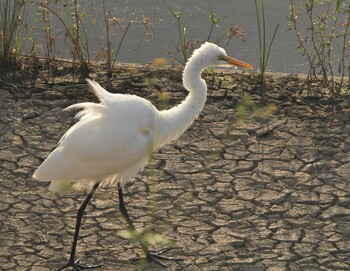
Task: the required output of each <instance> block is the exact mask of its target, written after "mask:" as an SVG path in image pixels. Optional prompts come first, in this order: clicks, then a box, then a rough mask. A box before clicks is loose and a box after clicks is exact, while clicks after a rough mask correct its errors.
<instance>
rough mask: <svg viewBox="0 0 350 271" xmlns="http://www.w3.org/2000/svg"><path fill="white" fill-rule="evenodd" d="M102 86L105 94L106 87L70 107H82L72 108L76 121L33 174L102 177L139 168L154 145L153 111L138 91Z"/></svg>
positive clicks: (51, 177) (48, 178)
mask: <svg viewBox="0 0 350 271" xmlns="http://www.w3.org/2000/svg"><path fill="white" fill-rule="evenodd" d="M101 89H102V90H103V91H104V92H106V93H107V95H108V96H107V98H106V94H105V93H102V94H101V93H99V94H98V97H99V98H100V99H101V100H102V103H101V104H94V103H81V104H77V105H73V106H71V107H69V109H71V108H83V110H82V111H80V112H79V113H78V114H77V116H78V117H80V121H79V122H78V123H76V124H75V125H74V126H73V127H71V128H70V129H69V130H68V131H67V132H66V134H65V135H64V136H63V137H62V139H61V140H60V142H59V146H58V147H57V148H56V149H55V150H54V151H53V152H52V153H51V154H50V155H49V156H48V158H47V159H46V160H45V161H44V162H43V163H42V165H41V166H40V167H39V168H38V169H37V170H36V172H35V173H34V177H35V178H37V179H38V180H42V181H51V180H72V181H74V180H76V181H78V180H83V179H103V178H105V177H107V176H110V175H113V174H117V175H118V174H123V172H128V174H129V175H130V170H131V169H132V171H136V173H137V171H139V170H141V169H143V167H144V166H145V164H146V163H147V161H148V158H149V157H150V154H151V151H152V150H153V142H154V140H155V138H154V135H155V134H156V130H157V118H158V111H157V110H156V109H155V108H154V106H153V105H152V104H151V103H149V102H148V101H147V100H144V99H142V98H140V97H137V96H132V95H121V94H111V93H108V92H107V91H105V90H104V89H103V88H101ZM101 89H100V90H99V91H101ZM94 90H95V91H96V88H95V86H94ZM136 173H135V174H136ZM128 177H130V176H128Z"/></svg>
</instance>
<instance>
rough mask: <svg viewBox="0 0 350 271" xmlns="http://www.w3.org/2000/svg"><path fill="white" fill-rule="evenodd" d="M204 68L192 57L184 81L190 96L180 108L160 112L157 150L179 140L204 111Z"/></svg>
mask: <svg viewBox="0 0 350 271" xmlns="http://www.w3.org/2000/svg"><path fill="white" fill-rule="evenodd" d="M203 68H204V64H203V62H202V61H201V59H200V58H198V57H192V58H191V59H190V60H189V61H188V63H187V64H186V67H185V69H184V72H183V76H182V81H183V84H184V87H185V88H186V89H187V90H188V91H189V94H188V96H187V97H186V99H185V100H183V101H182V103H181V104H179V105H178V106H175V107H173V108H171V109H169V110H164V111H160V127H159V132H160V133H159V137H158V140H157V143H156V148H159V147H161V146H163V145H165V144H167V143H170V142H171V141H172V140H174V139H176V138H178V137H179V136H180V135H181V134H182V133H183V132H185V131H186V130H187V128H188V127H189V126H190V125H191V124H192V123H193V122H194V120H195V119H196V118H197V117H198V115H199V113H200V112H201V111H202V109H203V107H204V104H205V101H206V98H207V85H206V83H205V81H204V80H203V79H202V78H201V73H202V69H203Z"/></svg>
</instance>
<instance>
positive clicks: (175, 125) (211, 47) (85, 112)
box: [33, 43, 252, 270]
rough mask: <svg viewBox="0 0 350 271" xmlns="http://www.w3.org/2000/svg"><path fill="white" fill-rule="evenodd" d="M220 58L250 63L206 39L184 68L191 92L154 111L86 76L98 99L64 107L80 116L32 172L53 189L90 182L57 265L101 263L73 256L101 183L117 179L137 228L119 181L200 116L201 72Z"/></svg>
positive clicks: (202, 96)
mask: <svg viewBox="0 0 350 271" xmlns="http://www.w3.org/2000/svg"><path fill="white" fill-rule="evenodd" d="M222 62H225V63H230V64H233V65H239V66H242V67H245V68H252V66H250V65H249V64H246V63H244V62H242V61H239V60H237V59H234V58H231V57H228V56H227V55H226V52H225V50H224V49H222V48H220V47H218V46H217V45H215V44H211V43H205V44H203V45H202V46H201V47H200V48H199V49H198V50H196V51H195V52H194V54H193V55H192V57H191V58H190V59H189V61H188V63H187V64H186V67H185V69H184V73H183V84H184V87H185V88H186V89H187V90H188V91H189V95H188V96H187V97H186V99H185V100H184V101H183V102H182V103H181V104H179V105H178V106H175V107H173V108H171V109H169V110H164V111H158V110H157V109H156V108H155V107H154V106H153V105H152V104H151V103H150V102H149V101H147V100H145V99H143V98H140V97H138V96H135V95H122V94H112V93H109V92H107V91H106V90H105V89H104V88H102V87H101V86H100V85H99V84H98V83H96V82H94V81H91V80H87V82H88V83H89V84H90V86H91V87H92V90H93V91H94V93H95V94H96V96H97V97H98V98H99V100H100V103H89V102H86V103H79V104H75V105H71V106H69V107H68V108H66V109H67V110H70V109H80V110H81V111H80V112H78V113H77V115H76V117H77V118H79V121H78V122H77V123H76V124H75V125H73V126H72V127H71V128H70V129H69V130H68V131H67V132H66V133H65V134H64V135H63V136H62V138H61V140H60V141H59V143H58V146H57V148H56V149H55V150H54V151H53V152H52V153H51V154H50V155H49V156H48V157H47V158H46V160H45V161H44V162H43V163H42V164H41V165H40V167H39V168H38V169H37V170H36V171H35V173H34V175H33V176H34V178H36V179H38V180H41V181H51V184H50V189H51V190H54V191H55V190H60V188H61V186H62V184H63V183H65V182H67V181H68V182H72V183H73V185H74V187H75V188H77V189H81V188H91V191H90V193H89V194H88V196H87V197H86V199H85V201H84V202H83V204H82V205H81V207H80V208H79V211H78V214H77V221H76V227H75V233H74V239H73V243H72V250H71V253H70V258H69V260H68V263H67V264H66V265H64V266H63V267H61V268H60V269H58V270H63V269H65V268H67V267H73V268H74V270H82V269H85V268H95V267H99V266H90V267H86V266H83V265H81V264H79V261H75V252H76V246H77V241H78V237H79V230H80V225H81V220H82V217H83V215H84V211H85V208H86V206H87V204H88V203H89V201H90V199H91V197H92V196H93V194H94V193H95V191H96V189H97V188H98V187H99V186H106V185H113V184H117V186H118V195H119V209H120V211H121V214H122V215H123V217H124V219H125V221H126V222H127V223H128V226H129V229H130V230H131V231H132V232H136V229H135V226H134V225H133V223H132V221H131V219H130V217H129V215H128V212H127V210H126V208H125V204H124V200H123V190H122V188H123V185H124V184H125V182H126V181H128V180H131V179H132V178H134V177H135V176H136V175H137V174H138V173H139V172H140V171H141V170H143V168H144V167H145V166H146V164H147V162H148V161H149V159H150V157H151V153H152V152H153V151H154V150H157V149H158V148H160V147H161V146H163V145H165V144H167V143H169V142H170V141H172V140H174V139H176V138H178V137H179V136H180V135H181V134H182V133H183V132H184V131H186V129H187V128H188V127H189V126H190V125H191V124H192V123H193V121H194V120H195V119H196V118H197V117H198V115H199V113H200V112H201V110H202V109H203V106H204V103H205V100H206V96H207V86H206V83H205V81H204V80H203V79H201V72H202V70H203V69H204V68H207V67H210V66H213V65H217V64H220V63H222ZM138 241H139V243H140V245H141V247H142V250H143V252H144V254H145V257H146V259H147V261H148V262H152V261H154V262H156V263H158V264H160V265H162V266H166V265H165V264H163V263H162V262H161V261H160V260H167V259H168V260H178V259H176V258H167V257H164V256H161V255H160V253H161V252H160V253H152V252H151V251H149V249H148V244H147V243H146V242H145V241H144V240H143V238H141V237H140V238H138Z"/></svg>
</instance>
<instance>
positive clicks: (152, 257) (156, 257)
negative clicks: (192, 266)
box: [118, 183, 183, 267]
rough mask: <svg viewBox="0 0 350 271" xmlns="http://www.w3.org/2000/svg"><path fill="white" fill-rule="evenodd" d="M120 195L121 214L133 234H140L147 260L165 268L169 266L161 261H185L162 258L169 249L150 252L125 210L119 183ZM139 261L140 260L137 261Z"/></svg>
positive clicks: (139, 237) (139, 236) (139, 238)
mask: <svg viewBox="0 0 350 271" xmlns="http://www.w3.org/2000/svg"><path fill="white" fill-rule="evenodd" d="M118 195H119V209H120V212H121V214H122V215H123V217H124V219H125V221H126V223H128V225H129V229H130V230H132V231H133V232H136V233H137V234H138V241H139V243H140V245H141V248H142V250H143V252H144V253H145V256H146V260H147V261H148V262H149V263H151V262H155V263H157V264H159V265H161V266H163V267H166V266H167V265H166V264H164V263H162V262H161V261H160V260H174V261H179V260H183V259H178V258H174V257H166V256H162V255H161V254H162V253H164V252H166V251H168V249H163V250H161V251H159V252H155V253H154V252H150V251H149V249H148V246H147V244H146V242H145V241H144V240H143V239H142V236H141V235H140V234H139V233H138V232H137V230H136V228H135V226H134V224H133V223H132V221H131V219H130V217H129V214H128V211H127V210H126V208H125V204H124V196H123V188H122V187H121V186H120V184H119V183H118ZM136 260H139V259H136Z"/></svg>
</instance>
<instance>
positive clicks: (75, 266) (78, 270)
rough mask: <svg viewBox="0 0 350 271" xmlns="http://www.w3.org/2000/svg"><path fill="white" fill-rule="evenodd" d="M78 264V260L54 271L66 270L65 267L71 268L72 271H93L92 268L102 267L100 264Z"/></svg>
mask: <svg viewBox="0 0 350 271" xmlns="http://www.w3.org/2000/svg"><path fill="white" fill-rule="evenodd" d="M79 262H80V259H79V260H77V261H75V262H68V263H67V264H66V265H65V266H63V267H61V268H59V269H56V271H60V270H63V269H66V268H67V267H72V268H73V270H75V271H81V270H85V269H94V268H99V267H102V264H100V265H81V264H79Z"/></svg>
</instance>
